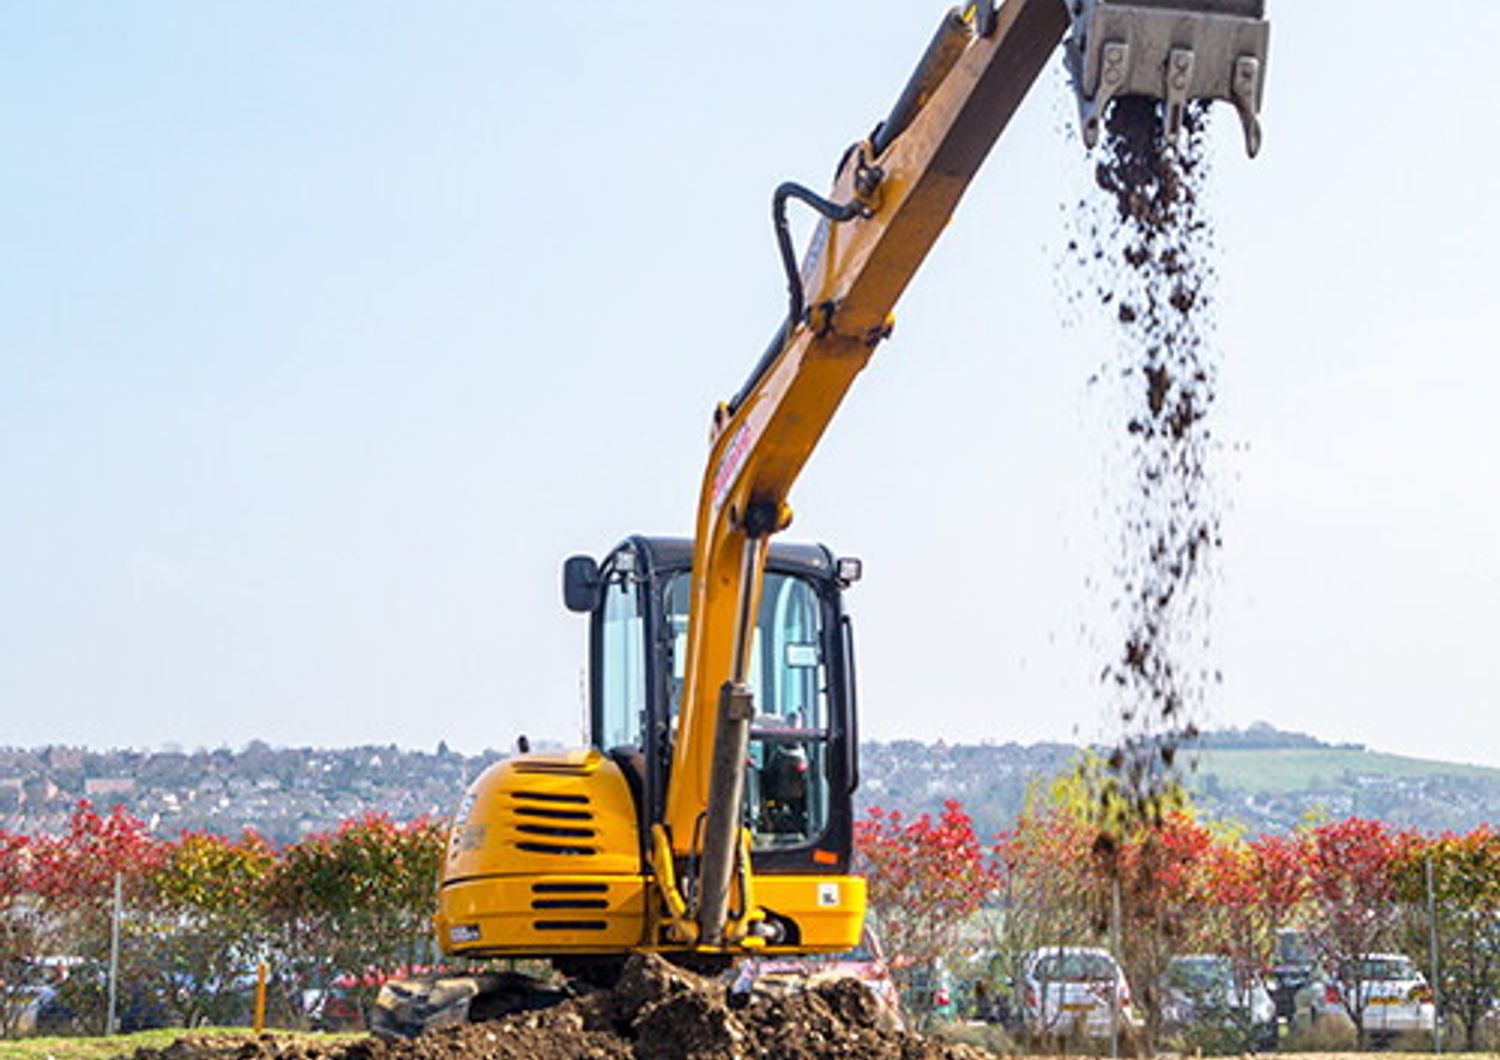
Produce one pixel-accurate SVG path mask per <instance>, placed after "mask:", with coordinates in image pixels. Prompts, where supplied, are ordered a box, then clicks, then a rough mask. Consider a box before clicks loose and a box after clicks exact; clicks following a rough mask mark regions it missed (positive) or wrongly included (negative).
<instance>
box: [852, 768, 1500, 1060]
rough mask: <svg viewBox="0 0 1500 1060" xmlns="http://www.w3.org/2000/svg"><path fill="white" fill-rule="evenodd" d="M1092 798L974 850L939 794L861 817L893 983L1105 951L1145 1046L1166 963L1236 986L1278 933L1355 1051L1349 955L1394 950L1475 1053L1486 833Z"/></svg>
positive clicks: (1355, 965)
mask: <svg viewBox="0 0 1500 1060" xmlns="http://www.w3.org/2000/svg"><path fill="white" fill-rule="evenodd" d="M1097 794H1098V793H1097V791H1096V790H1095V789H1094V788H1093V787H1092V786H1091V785H1090V784H1088V783H1087V782H1086V780H1085V779H1083V778H1080V777H1076V776H1075V777H1071V778H1064V779H1061V780H1059V781H1057V782H1056V783H1055V784H1054V785H1053V787H1052V788H1051V789H1050V790H1047V791H1043V792H1039V793H1037V794H1035V795H1034V796H1033V798H1032V799H1031V801H1030V804H1029V806H1028V808H1027V809H1026V811H1025V812H1024V813H1023V814H1022V815H1021V816H1020V818H1019V819H1018V821H1017V822H1016V823H1015V825H1014V827H1012V828H1009V829H1007V830H1005V831H1003V832H1001V833H1000V834H998V835H996V836H994V837H992V838H989V839H986V838H984V837H981V836H980V835H979V834H977V833H976V831H975V829H974V827H973V822H972V819H971V818H970V816H969V815H968V814H967V813H966V812H965V811H964V808H963V806H962V805H961V804H959V803H958V802H956V801H950V802H948V803H947V805H946V807H945V809H944V810H943V812H942V813H941V814H938V815H930V814H922V815H921V816H919V817H916V818H911V819H908V818H906V817H903V815H902V814H901V813H899V812H894V811H888V810H885V809H882V808H879V807H875V808H871V809H870V810H869V811H868V813H867V816H866V817H865V818H864V819H863V820H862V821H860V822H858V823H857V824H856V849H857V852H858V854H859V858H860V860H861V862H862V863H863V869H864V871H865V872H866V873H867V875H868V878H869V887H870V911H871V920H872V922H873V923H874V924H875V925H876V926H877V928H878V930H879V931H880V934H881V937H882V939H883V942H884V944H885V948H886V952H887V955H888V956H889V957H890V959H891V961H892V963H893V965H894V966H895V968H896V970H897V974H898V976H899V975H900V974H901V970H902V969H905V968H911V969H917V968H922V967H926V966H930V965H932V964H933V963H934V962H938V961H942V960H945V959H946V960H948V961H949V962H950V963H951V962H952V960H953V955H954V954H956V953H961V952H963V951H964V949H965V948H967V949H968V950H969V951H970V952H973V951H976V950H978V951H980V952H982V953H983V954H984V955H985V957H986V960H985V962H984V963H985V969H984V970H983V971H982V972H981V974H988V975H989V976H990V978H991V979H992V980H995V979H998V980H1001V981H1004V980H1009V981H1011V982H1019V981H1020V971H1021V969H1020V962H1021V959H1022V957H1023V955H1024V954H1025V953H1027V952H1029V951H1031V950H1034V949H1037V948H1040V947H1044V946H1056V945H1070V946H1079V945H1083V946H1088V945H1098V946H1106V947H1108V946H1110V945H1111V942H1112V941H1115V940H1117V944H1116V945H1115V946H1113V947H1112V948H1114V949H1115V950H1116V957H1117V958H1118V959H1119V961H1120V963H1121V966H1122V968H1123V970H1124V972H1125V975H1126V978H1127V980H1128V981H1129V983H1130V985H1131V988H1132V993H1133V996H1134V998H1135V1001H1136V1004H1137V1005H1138V1007H1139V1009H1140V1014H1141V1016H1142V1017H1143V1020H1144V1025H1145V1026H1144V1033H1145V1036H1146V1044H1147V1047H1148V1049H1150V1048H1154V1046H1155V1045H1156V1044H1157V1041H1158V1037H1159V1035H1160V1032H1161V1028H1162V1015H1163V1012H1162V1004H1163V1001H1164V1000H1165V998H1164V997H1163V994H1162V991H1161V988H1160V983H1161V981H1162V978H1163V974H1164V973H1165V972H1166V970H1167V964H1168V962H1169V961H1170V959H1171V958H1172V956H1174V955H1179V954H1190V953H1211V954H1218V955H1222V956H1225V957H1228V958H1229V960H1230V961H1231V963H1232V965H1233V966H1234V967H1235V969H1236V971H1237V972H1238V973H1239V975H1240V976H1241V977H1242V978H1243V979H1244V980H1248V979H1250V978H1251V977H1260V976H1264V975H1265V974H1266V973H1268V972H1269V971H1270V970H1271V968H1272V967H1273V965H1274V964H1275V963H1276V959H1277V952H1276V947H1277V940H1278V936H1279V935H1283V934H1284V933H1285V932H1287V931H1288V930H1290V929H1295V931H1296V933H1297V936H1296V937H1298V938H1299V939H1301V940H1303V941H1304V942H1305V944H1306V945H1307V948H1308V949H1309V950H1310V951H1311V955H1312V957H1313V959H1314V961H1315V962H1316V964H1317V965H1318V966H1319V967H1320V968H1322V969H1323V970H1324V974H1327V975H1330V976H1332V977H1333V978H1334V980H1335V981H1336V982H1338V983H1339V985H1340V987H1341V990H1340V994H1341V1000H1342V1003H1343V1005H1344V1007H1345V1009H1346V1012H1347V1015H1348V1016H1349V1019H1350V1021H1351V1022H1352V1023H1353V1024H1354V1026H1355V1028H1356V1029H1357V1030H1359V1031H1360V1037H1361V1040H1362V1042H1363V1039H1364V1038H1365V1035H1364V1033H1363V1027H1364V1010H1363V1008H1362V1006H1363V1005H1364V1004H1365V1003H1366V1002H1365V999H1366V998H1367V997H1368V991H1365V990H1361V989H1360V986H1361V984H1360V982H1359V981H1358V977H1359V976H1360V975H1361V974H1363V972H1362V971H1361V969H1362V967H1363V962H1362V961H1361V960H1360V958H1361V957H1363V955H1366V954H1370V953H1376V952H1390V951H1398V952H1401V953H1404V954H1406V955H1407V956H1410V957H1412V958H1414V959H1415V960H1416V961H1417V963H1418V965H1419V966H1420V967H1422V968H1423V970H1424V972H1425V974H1426V976H1427V979H1428V982H1429V983H1430V984H1432V985H1434V986H1436V987H1437V988H1438V989H1437V991H1436V992H1437V994H1438V996H1439V998H1440V1001H1441V1008H1442V1010H1443V1011H1442V1015H1443V1016H1444V1017H1445V1025H1446V1026H1447V1028H1448V1033H1449V1034H1450V1036H1451V1035H1453V1034H1454V1033H1455V1032H1457V1033H1458V1034H1460V1035H1461V1036H1462V1040H1464V1041H1465V1042H1466V1044H1467V1047H1468V1048H1469V1049H1476V1048H1478V1047H1479V1043H1480V1039H1481V1034H1482V1033H1483V1030H1484V1024H1485V1021H1486V1019H1487V1018H1489V1019H1493V1018H1494V1013H1495V1012H1496V1010H1497V1004H1500V834H1497V833H1495V832H1494V831H1492V830H1491V829H1490V828H1489V827H1488V826H1484V827H1479V828H1476V829H1473V830H1472V831H1469V832H1467V833H1462V834H1458V833H1451V832H1450V833H1445V834H1442V835H1438V836H1424V835H1421V834H1419V833H1416V832H1414V831H1411V830H1408V829H1403V828H1398V827H1393V826H1391V825H1388V824H1385V823H1383V822H1380V821H1375V820H1366V819H1361V818H1349V819H1346V820H1334V821H1321V822H1310V823H1308V824H1306V825H1304V826H1303V827H1302V828H1300V829H1298V830H1297V831H1295V832H1294V833H1292V834H1287V835H1261V836H1255V837H1251V836H1247V835H1245V834H1244V833H1243V830H1242V829H1240V828H1238V827H1237V826H1234V825H1226V824H1215V823H1209V822H1206V821H1204V820H1201V819H1200V818H1199V817H1198V816H1197V815H1196V814H1195V813H1194V811H1193V809H1192V807H1191V806H1190V805H1188V804H1187V803H1186V801H1185V800H1182V799H1180V798H1179V800H1178V801H1177V802H1176V803H1175V804H1174V805H1172V806H1170V807H1167V808H1166V809H1165V810H1164V811H1163V812H1162V813H1161V814H1160V815H1159V816H1158V817H1157V818H1156V819H1154V820H1148V821H1140V820H1137V821H1134V822H1132V823H1127V824H1124V825H1121V823H1120V822H1119V821H1118V820H1116V821H1114V822H1113V823H1112V824H1110V825H1108V826H1106V825H1105V824H1104V823H1103V821H1102V817H1107V816H1108V814H1107V813H1105V814H1101V811H1100V803H1099V801H1098V799H1097ZM1112 929H1113V930H1112ZM1434 940H1435V942H1436V956H1437V970H1436V975H1434V969H1433V968H1432V966H1431V964H1432V962H1431V959H1430V951H1431V950H1432V949H1433V947H1432V945H1431V944H1432V943H1433V941H1434Z"/></svg>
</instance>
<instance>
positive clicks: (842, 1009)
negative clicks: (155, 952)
mask: <svg viewBox="0 0 1500 1060" xmlns="http://www.w3.org/2000/svg"><path fill="white" fill-rule="evenodd" d="M880 1017H881V1013H880V1008H879V1005H878V1003H877V1002H876V1001H875V999H874V997H873V996H872V995H871V994H870V993H869V991H868V990H866V989H865V988H864V987H863V986H861V985H860V984H859V983H857V982H855V981H854V980H849V979H835V980H831V981H828V982H823V983H819V984H817V985H816V986H814V987H812V988H811V989H809V990H807V991H805V992H802V993H797V994H792V995H790V996H788V997H784V998H760V997H751V998H748V999H744V1000H743V1002H740V1001H738V1000H736V999H732V998H731V997H730V996H729V995H728V994H727V992H726V990H725V988H724V986H723V984H722V983H719V982H716V981H714V980H709V979H704V978H701V977H699V976H696V975H693V974H691V973H689V972H685V971H683V970H682V969H680V968H676V967H674V966H673V965H671V964H668V963H667V962H666V961H664V960H662V959H661V958H659V957H656V956H649V955H648V956H643V957H633V958H631V960H630V962H629V963H628V964H627V965H626V969H625V974H624V975H623V976H622V977H621V979H620V982H619V985H617V986H616V987H615V988H614V989H613V990H599V991H593V992H589V993H585V994H582V995H581V996H578V997H574V998H571V999H569V1000H567V1001H564V1002H563V1003H561V1004H559V1005H556V1006H554V1007H552V1008H548V1009H543V1010H541V1011H537V1012H526V1013H519V1014H517V1015H513V1016H507V1017H505V1018H504V1019H499V1020H495V1021H493V1022H488V1023H474V1024H467V1025H464V1026H458V1027H449V1028H445V1029H442V1030H435V1031H430V1032H428V1033H427V1034H424V1035H421V1036H420V1037H417V1038H413V1039H407V1040H398V1041H383V1040H381V1039H379V1038H373V1037H372V1038H364V1039H359V1040H357V1041H353V1042H338V1043H330V1044H322V1043H316V1042H309V1041H307V1040H306V1039H293V1038H286V1037H277V1036H275V1035H271V1034H267V1035H262V1036H261V1037H259V1038H249V1039H226V1038H222V1037H220V1038H207V1037H195V1036H185V1037H182V1038H179V1039H178V1040H177V1041H175V1042H173V1043H172V1044H171V1045H168V1046H167V1047H165V1048H163V1049H139V1050H137V1051H136V1052H135V1054H134V1057H133V1060H511V1058H517V1060H521V1058H524V1060H575V1058H576V1060H585V1058H588V1060H614V1058H621V1060H627V1058H628V1060H750V1058H753V1057H776V1058H778V1060H815V1058H824V1057H828V1058H834V1057H836V1058H840V1060H979V1058H981V1057H985V1056H987V1055H988V1054H986V1053H984V1052H982V1051H980V1050H977V1049H973V1048H971V1047H969V1046H963V1045H949V1044H946V1043H941V1042H935V1041H931V1040H928V1039H926V1038H923V1037H921V1036H920V1035H916V1034H912V1033H909V1032H906V1031H888V1030H881V1029H880Z"/></svg>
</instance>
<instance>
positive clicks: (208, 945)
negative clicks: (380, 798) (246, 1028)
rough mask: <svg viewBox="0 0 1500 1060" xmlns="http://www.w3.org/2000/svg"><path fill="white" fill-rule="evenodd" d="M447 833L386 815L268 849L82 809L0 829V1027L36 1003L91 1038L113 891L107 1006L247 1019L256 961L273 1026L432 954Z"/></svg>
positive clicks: (186, 1022)
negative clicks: (161, 830) (57, 822)
mask: <svg viewBox="0 0 1500 1060" xmlns="http://www.w3.org/2000/svg"><path fill="white" fill-rule="evenodd" d="M444 841H445V829H444V828H443V827H441V826H440V825H437V824H435V823H432V822H429V821H425V820H419V821H416V822H413V823H410V824H397V823H394V822H392V821H391V820H390V819H388V818H386V817H381V816H370V817H364V818H360V819H358V820H350V821H347V822H345V823H344V824H342V825H341V826H340V827H339V828H337V829H336V830H334V831H330V832H327V833H320V834H315V835H309V836H307V837H306V838H304V839H302V840H300V841H298V842H295V843H291V844H288V845H284V846H276V845H273V844H271V843H269V842H267V841H266V840H265V839H263V838H262V837H261V836H259V835H257V834H256V833H254V832H249V831H247V832H245V833H244V834H242V835H241V836H239V837H237V838H227V837H224V836H219V835H213V834H208V833H202V832H191V833H185V834H183V835H181V836H179V837H178V838H176V839H161V838H157V837H155V836H153V835H151V834H150V833H149V832H148V831H147V829H146V828H145V826H144V825H143V824H142V823H141V822H140V821H139V820H137V819H136V818H134V817H132V816H131V815H129V814H128V813H126V812H125V811H124V810H122V809H119V808H116V809H115V810H113V811H112V812H110V813H108V814H100V813H99V812H97V811H96V810H95V809H94V808H93V807H92V806H90V805H89V804H88V803H87V802H82V803H80V804H79V805H78V806H77V808H76V809H75V810H74V812H73V814H72V816H71V817H70V819H69V821H68V827H67V829H66V831H65V832H63V833H61V834H59V835H22V834H16V833H9V832H3V831H0V1032H3V1033H5V1034H7V1035H9V1034H13V1033H15V1032H16V1031H17V1029H19V1027H20V1026H21V1025H22V1021H23V1018H24V1017H25V1015H26V1013H27V1012H28V1011H30V1012H32V1013H33V1014H34V1013H35V1011H36V1008H37V1003H38V1000H39V999H40V998H42V997H45V998H46V999H47V1001H48V1004H49V1005H50V1006H51V1007H52V1009H53V1011H55V1012H60V1013H64V1014H66V1019H67V1026H66V1027H62V1028H57V1029H67V1030H74V1031H77V1032H81V1033H100V1032H101V1031H102V1030H103V1029H104V1026H105V1021H106V1006H107V996H108V990H109V984H108V976H107V969H108V965H109V957H110V952H111V942H112V938H111V936H112V931H113V928H114V925H115V923H116V901H115V896H116V880H117V879H118V881H119V884H118V887H119V896H120V901H119V910H120V916H119V917H118V925H119V944H118V948H117V952H118V968H119V974H118V982H119V983H120V984H121V985H120V989H119V996H118V1000H117V1006H118V1010H119V1012H120V1013H121V1014H122V1016H123V1017H124V1019H125V1023H126V1025H127V1026H128V1025H129V1024H130V1023H132V1022H137V1023H144V1022H150V1023H154V1024H175V1025H181V1026H195V1025H200V1024H214V1023H244V1022H246V1017H247V1011H246V1007H247V1003H248V997H249V993H250V988H251V984H252V983H253V981H254V975H255V973H256V970H257V967H258V966H259V965H260V964H262V963H264V964H265V965H266V966H267V968H268V970H269V980H268V986H269V989H268V1008H269V1015H270V1018H271V1020H272V1022H273V1023H275V1024H277V1025H281V1026H298V1025H301V1024H303V1023H304V1022H305V1019H306V1002H307V999H308V998H309V997H310V996H312V995H313V994H314V993H316V992H319V991H326V990H327V989H328V988H329V987H330V986H332V985H334V984H335V983H338V982H339V981H340V980H341V979H342V980H343V981H344V983H346V984H347V985H348V987H349V989H350V990H351V992H352V993H353V994H354V995H355V997H356V998H357V999H359V1000H363V1001H365V1002H367V1001H368V997H369V995H370V994H371V993H372V992H373V989H374V985H375V981H376V979H375V975H376V973H379V974H390V973H392V972H399V971H401V970H403V969H407V968H410V967H412V966H414V965H420V964H423V963H425V962H428V961H430V960H431V958H432V955H433V952H434V948H433V942H432V920H431V918H432V912H433V907H434V890H435V885H436V881H437V877H438V871H439V867H440V865H441V861H442V857H443V848H444Z"/></svg>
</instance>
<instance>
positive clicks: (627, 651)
mask: <svg viewBox="0 0 1500 1060" xmlns="http://www.w3.org/2000/svg"><path fill="white" fill-rule="evenodd" d="M597 652H598V653H597V664H598V667H599V672H598V674H597V675H596V681H597V683H596V689H597V697H598V698H597V701H596V702H597V706H596V710H595V715H594V742H595V744H596V745H598V746H599V747H601V748H603V749H604V750H612V749H614V748H616V747H639V746H641V734H642V733H643V732H644V731H645V728H646V630H645V619H644V616H643V613H642V609H641V595H640V591H639V586H638V585H637V584H636V583H635V581H634V580H632V579H631V578H629V577H626V576H623V575H617V576H614V577H612V578H611V579H610V581H609V584H608V585H607V586H606V588H605V590H604V604H603V608H602V612H601V614H600V618H599V640H598V649H597Z"/></svg>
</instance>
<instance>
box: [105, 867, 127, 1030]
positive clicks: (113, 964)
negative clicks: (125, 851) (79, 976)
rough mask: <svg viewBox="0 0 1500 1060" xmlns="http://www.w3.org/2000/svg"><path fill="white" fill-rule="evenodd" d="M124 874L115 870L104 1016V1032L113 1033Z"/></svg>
mask: <svg viewBox="0 0 1500 1060" xmlns="http://www.w3.org/2000/svg"><path fill="white" fill-rule="evenodd" d="M123 879H124V878H123V876H122V875H121V873H119V872H118V871H116V872H115V904H114V909H113V912H112V914H111V916H110V919H109V1011H108V1012H107V1013H106V1015H105V1017H104V1033H105V1035H106V1036H110V1035H113V1034H114V1033H115V1030H116V1029H117V1028H118V1026H119V1023H118V1022H117V1020H116V1018H115V1011H116V1008H115V1006H116V1004H117V1003H118V1001H119V997H120V918H121V917H122V915H123V913H124V909H123V906H124V904H125V902H124V883H123Z"/></svg>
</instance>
